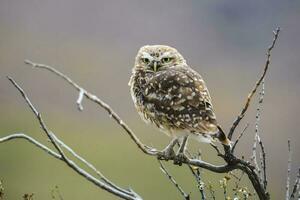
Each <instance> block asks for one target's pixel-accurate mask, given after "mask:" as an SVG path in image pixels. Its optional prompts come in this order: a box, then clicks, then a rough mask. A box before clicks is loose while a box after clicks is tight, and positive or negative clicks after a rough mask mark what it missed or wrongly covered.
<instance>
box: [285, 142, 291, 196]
mask: <svg viewBox="0 0 300 200" xmlns="http://www.w3.org/2000/svg"><path fill="white" fill-rule="evenodd" d="M288 153H289V158H288V168H287V176H286V187H285V189H286V194H285V199H286V200H289V198H290V177H291V168H292V150H291V141H290V140H288Z"/></svg>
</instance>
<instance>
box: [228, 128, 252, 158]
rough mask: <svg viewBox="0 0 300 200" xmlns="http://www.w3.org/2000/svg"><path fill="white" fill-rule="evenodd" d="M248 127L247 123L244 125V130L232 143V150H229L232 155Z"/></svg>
mask: <svg viewBox="0 0 300 200" xmlns="http://www.w3.org/2000/svg"><path fill="white" fill-rule="evenodd" d="M248 127H249V123H247V124H246V126H245V127H244V129H243V130H242V132H241V133H240V135H239V136H238V138H237V139H236V141H235V142H234V144H233V146H232V149H231V152H232V153H233V152H234V150H235V147H236V145H237V143H238V142H239V141H240V139H241V138H242V136H243V135H244V133H245V131H246V130H247V128H248Z"/></svg>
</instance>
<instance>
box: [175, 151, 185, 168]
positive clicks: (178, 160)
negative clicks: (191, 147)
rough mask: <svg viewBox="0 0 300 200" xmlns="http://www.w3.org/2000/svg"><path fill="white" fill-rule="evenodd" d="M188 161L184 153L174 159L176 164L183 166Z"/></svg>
mask: <svg viewBox="0 0 300 200" xmlns="http://www.w3.org/2000/svg"><path fill="white" fill-rule="evenodd" d="M186 161H187V156H186V155H185V154H184V153H180V152H179V153H178V154H177V155H176V156H175V158H174V164H175V165H179V166H181V165H182V163H184V162H186Z"/></svg>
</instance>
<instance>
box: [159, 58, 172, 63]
mask: <svg viewBox="0 0 300 200" xmlns="http://www.w3.org/2000/svg"><path fill="white" fill-rule="evenodd" d="M172 59H173V58H171V57H164V58H162V59H161V62H162V63H169V62H171V60H172Z"/></svg>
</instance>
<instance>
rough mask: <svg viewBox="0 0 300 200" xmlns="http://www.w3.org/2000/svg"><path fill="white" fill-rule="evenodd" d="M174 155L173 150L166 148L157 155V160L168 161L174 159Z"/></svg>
mask: <svg viewBox="0 0 300 200" xmlns="http://www.w3.org/2000/svg"><path fill="white" fill-rule="evenodd" d="M175 157H176V154H175V152H174V150H173V149H169V148H166V149H164V150H163V151H159V152H158V153H157V159H159V160H170V159H172V158H175Z"/></svg>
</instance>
